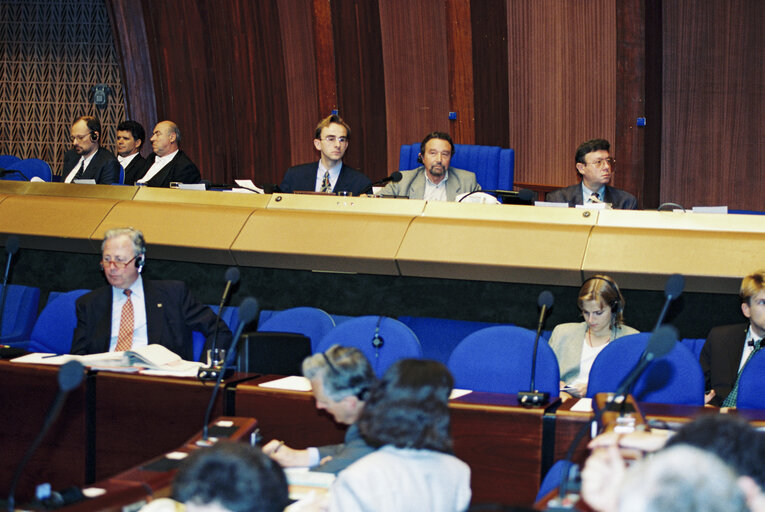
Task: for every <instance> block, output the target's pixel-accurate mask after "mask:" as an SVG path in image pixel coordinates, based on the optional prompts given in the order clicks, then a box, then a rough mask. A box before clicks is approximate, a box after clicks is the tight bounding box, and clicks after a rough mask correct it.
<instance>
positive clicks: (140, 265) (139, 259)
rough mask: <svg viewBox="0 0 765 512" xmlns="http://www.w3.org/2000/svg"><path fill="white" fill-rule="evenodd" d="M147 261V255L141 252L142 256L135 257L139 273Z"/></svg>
mask: <svg viewBox="0 0 765 512" xmlns="http://www.w3.org/2000/svg"><path fill="white" fill-rule="evenodd" d="M145 262H146V256H145V255H143V254H141V255H140V256H136V258H135V266H136V268H137V269H138V273H141V271H142V270H143V265H144V263H145Z"/></svg>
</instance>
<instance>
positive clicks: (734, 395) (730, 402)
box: [723, 339, 762, 407]
mask: <svg viewBox="0 0 765 512" xmlns="http://www.w3.org/2000/svg"><path fill="white" fill-rule="evenodd" d="M760 348H762V340H761V339H759V340H756V341H755V342H754V349H752V351H751V352H749V357H747V358H746V361H745V362H744V366H742V367H741V370H739V372H738V377H736V383H735V384H734V385H733V389H731V391H730V394H729V395H728V396H727V397H726V398H725V400H724V401H723V407H736V400H737V399H738V381H739V380H740V379H741V374H742V373H743V372H744V368H746V365H747V364H748V363H749V360H750V359H752V356H753V355H755V354H756V353H757V351H758V350H760Z"/></svg>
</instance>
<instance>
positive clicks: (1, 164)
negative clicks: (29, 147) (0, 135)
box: [0, 155, 21, 169]
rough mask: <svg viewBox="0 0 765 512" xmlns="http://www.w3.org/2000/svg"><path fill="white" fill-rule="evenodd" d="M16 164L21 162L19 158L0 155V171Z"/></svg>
mask: <svg viewBox="0 0 765 512" xmlns="http://www.w3.org/2000/svg"><path fill="white" fill-rule="evenodd" d="M16 162H21V158H19V157H17V156H16V155H0V169H7V168H8V167H9V166H11V165H13V164H15V163H16Z"/></svg>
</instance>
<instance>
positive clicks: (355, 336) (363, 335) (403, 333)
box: [316, 316, 422, 377]
mask: <svg viewBox="0 0 765 512" xmlns="http://www.w3.org/2000/svg"><path fill="white" fill-rule="evenodd" d="M375 333H377V334H378V336H379V338H380V339H382V343H381V344H380V346H379V347H375V342H374V340H375ZM332 345H342V346H345V347H356V348H357V349H359V350H361V351H362V352H363V353H364V355H365V356H367V359H369V362H370V364H371V365H372V368H373V369H374V371H375V374H377V376H378V377H380V376H382V375H383V374H384V373H385V370H387V369H388V367H389V366H390V365H392V364H393V363H395V362H396V361H398V360H399V359H405V358H421V357H422V346H421V345H420V341H419V340H418V339H417V336H416V335H415V334H414V333H413V332H412V330H411V329H410V328H409V327H407V326H406V325H404V324H403V323H401V322H399V321H398V320H396V319H393V318H388V317H379V316H360V317H358V318H353V319H351V320H348V321H346V322H343V323H341V324H340V325H337V326H335V327H334V328H333V329H332V330H331V331H329V332H328V333H327V335H326V336H324V337H323V338H322V339H321V341H320V342H319V344H318V345H317V346H316V352H317V353H318V352H324V351H326V350H327V349H328V348H329V347H331V346H332Z"/></svg>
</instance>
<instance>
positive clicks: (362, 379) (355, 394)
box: [263, 345, 377, 473]
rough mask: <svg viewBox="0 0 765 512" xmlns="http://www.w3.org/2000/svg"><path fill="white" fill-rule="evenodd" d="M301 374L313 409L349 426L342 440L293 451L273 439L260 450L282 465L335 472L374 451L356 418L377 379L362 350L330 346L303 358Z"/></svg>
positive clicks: (358, 416)
mask: <svg viewBox="0 0 765 512" xmlns="http://www.w3.org/2000/svg"><path fill="white" fill-rule="evenodd" d="M303 375H304V376H305V377H306V378H307V379H308V380H309V381H311V390H312V391H313V397H314V399H315V400H316V408H317V409H324V410H325V411H327V412H328V413H329V414H330V415H331V416H332V417H333V418H334V419H335V421H336V422H338V423H342V424H344V425H349V427H348V430H347V431H346V433H345V439H344V442H343V443H341V444H334V445H328V446H320V447H318V448H317V447H311V448H307V449H304V450H296V449H294V448H290V447H289V446H285V445H284V442H282V441H277V440H276V439H274V440H272V441H269V442H268V444H266V445H265V446H264V447H263V452H264V453H266V454H267V455H269V456H270V457H271V458H272V459H274V460H276V461H277V462H278V463H279V464H281V465H282V466H285V467H290V466H302V467H305V466H308V467H311V468H312V471H319V472H323V473H339V472H340V471H342V470H343V469H345V468H346V467H348V466H350V465H351V464H352V463H354V462H355V461H357V460H358V459H360V458H361V457H363V456H364V455H367V454H369V453H372V452H373V451H374V448H372V447H371V446H369V445H368V444H367V443H366V442H365V441H364V439H363V438H362V437H361V433H360V432H359V428H358V426H356V421H358V419H359V418H360V417H361V413H362V411H363V410H364V403H365V401H366V399H367V395H368V394H369V392H370V390H371V389H372V387H373V386H374V384H375V382H376V381H377V378H376V377H375V372H374V370H373V369H372V365H370V364H369V361H368V360H367V358H366V356H364V353H363V352H361V351H360V350H359V349H357V348H354V347H341V346H340V345H333V346H331V347H330V348H329V349H327V351H326V352H321V353H318V354H314V355H312V356H309V357H307V358H306V359H305V360H304V361H303Z"/></svg>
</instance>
